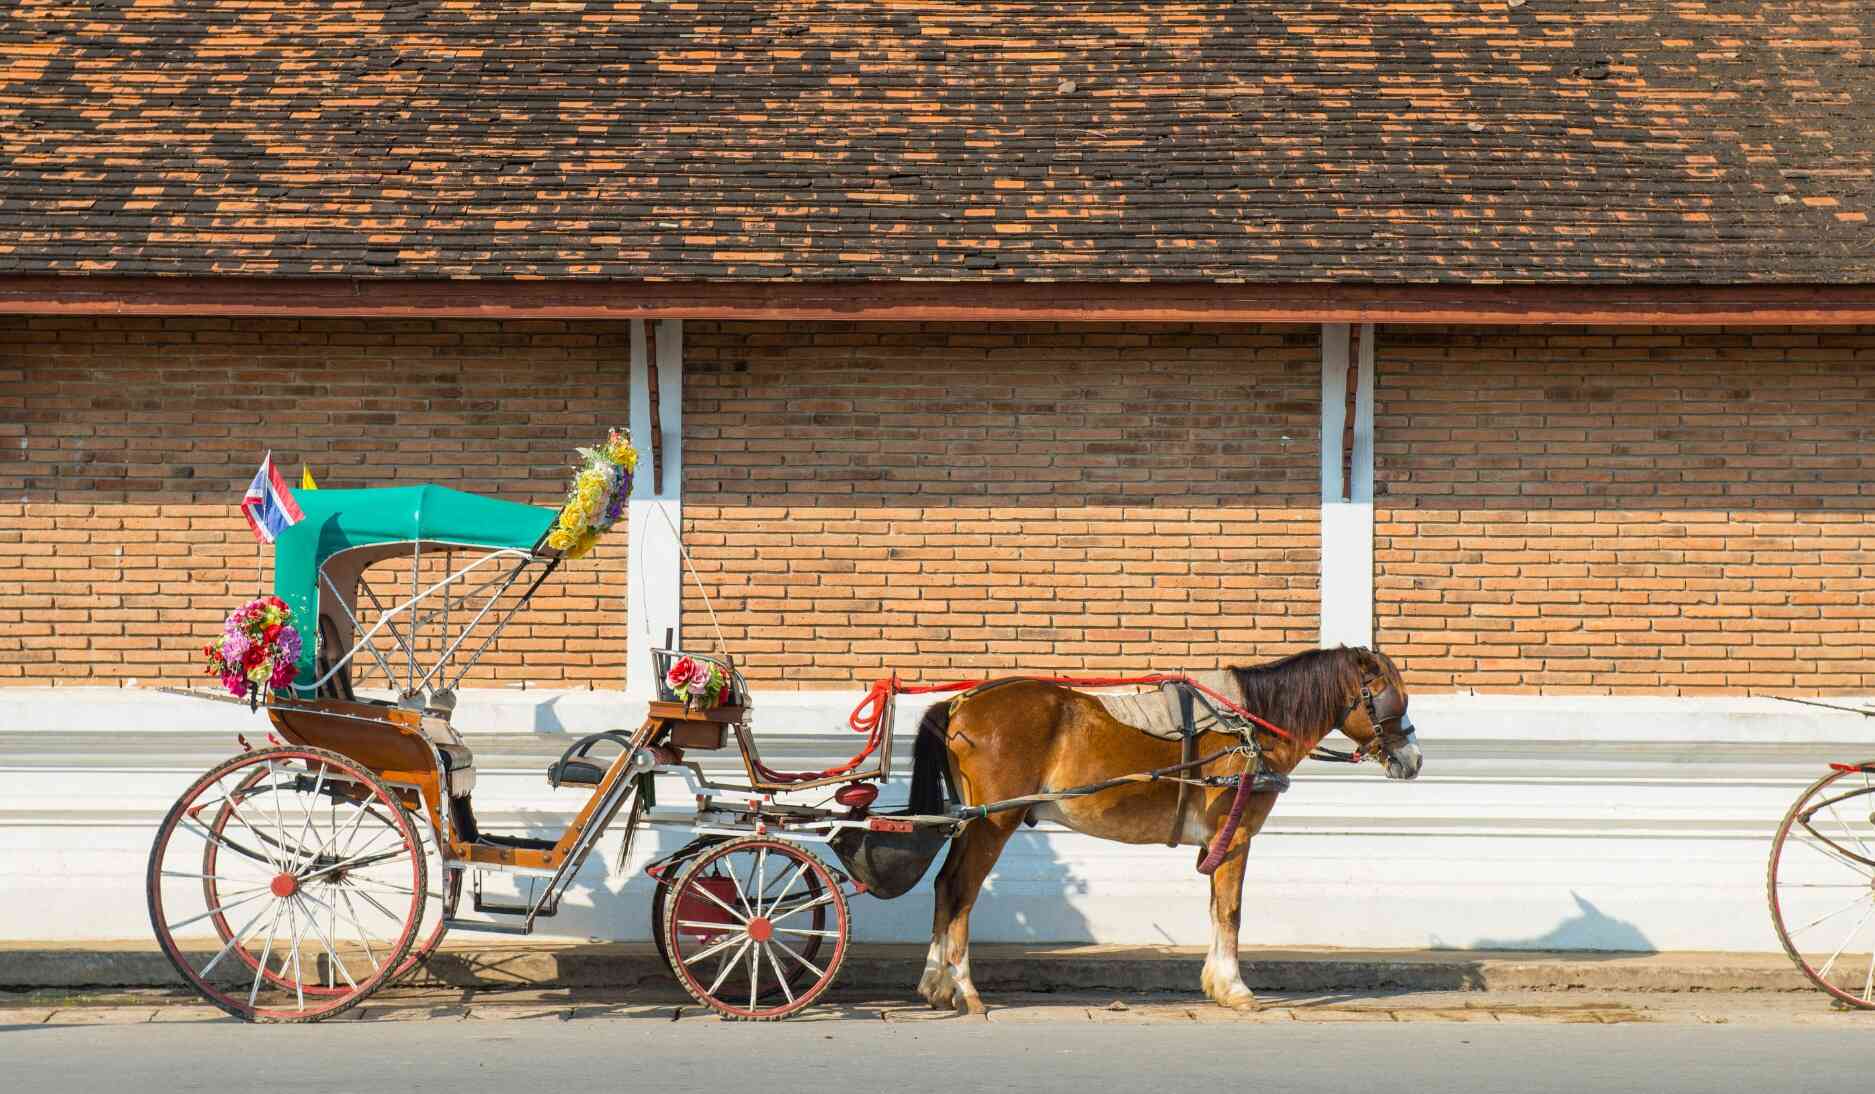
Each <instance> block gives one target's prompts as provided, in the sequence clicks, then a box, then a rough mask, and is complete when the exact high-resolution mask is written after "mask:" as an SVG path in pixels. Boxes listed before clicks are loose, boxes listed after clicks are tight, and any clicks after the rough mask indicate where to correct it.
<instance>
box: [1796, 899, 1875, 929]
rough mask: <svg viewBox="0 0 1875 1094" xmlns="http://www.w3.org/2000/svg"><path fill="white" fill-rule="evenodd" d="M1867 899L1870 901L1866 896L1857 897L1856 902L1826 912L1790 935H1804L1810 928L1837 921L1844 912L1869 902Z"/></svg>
mask: <svg viewBox="0 0 1875 1094" xmlns="http://www.w3.org/2000/svg"><path fill="white" fill-rule="evenodd" d="M1867 899H1868V896H1867V895H1866V894H1864V895H1863V896H1859V897H1856V898H1855V899H1854V900H1852V901H1850V902H1849V903H1847V904H1844V905H1843V906H1842V907H1840V908H1838V909H1836V910H1835V911H1833V912H1825V913H1823V914H1822V915H1820V916H1817V917H1816V918H1815V919H1812V920H1811V921H1810V922H1808V923H1805V924H1804V925H1803V926H1801V927H1798V928H1797V929H1796V930H1794V931H1792V932H1790V933H1791V934H1802V933H1803V932H1804V931H1807V930H1809V929H1810V928H1812V927H1814V926H1816V925H1818V924H1820V923H1822V922H1824V921H1825V920H1830V919H1835V918H1836V917H1837V916H1839V915H1841V914H1843V913H1844V912H1846V911H1848V910H1850V909H1851V908H1854V907H1856V906H1857V905H1860V904H1861V903H1862V902H1863V901H1864V900H1867Z"/></svg>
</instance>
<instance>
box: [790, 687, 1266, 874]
mask: <svg viewBox="0 0 1875 1094" xmlns="http://www.w3.org/2000/svg"><path fill="white" fill-rule="evenodd" d="M1015 679H1018V680H1034V681H1037V682H1039V683H1044V684H1061V685H1063V686H1064V687H1071V688H1113V687H1122V686H1126V685H1130V684H1172V683H1178V684H1186V685H1188V686H1190V687H1193V688H1196V689H1198V690H1199V691H1201V692H1203V693H1204V694H1205V695H1206V696H1207V697H1209V698H1210V699H1211V700H1212V701H1213V702H1215V703H1217V704H1218V705H1219V706H1221V707H1223V708H1224V709H1226V710H1228V711H1230V712H1231V713H1232V714H1235V715H1237V716H1238V717H1240V718H1243V719H1245V720H1247V721H1249V722H1250V723H1252V724H1254V725H1256V726H1259V727H1261V728H1263V729H1267V730H1269V731H1270V732H1271V733H1274V734H1276V735H1277V736H1278V737H1281V738H1282V739H1283V740H1285V741H1293V740H1295V738H1294V737H1293V736H1291V735H1290V733H1289V731H1288V730H1286V729H1284V728H1282V727H1281V726H1279V725H1276V724H1275V723H1273V722H1269V721H1265V720H1264V719H1262V718H1259V717H1257V716H1256V715H1255V714H1252V713H1251V712H1249V711H1247V710H1245V709H1244V708H1243V707H1241V706H1238V705H1237V704H1236V703H1234V702H1232V701H1230V700H1229V699H1227V698H1225V697H1224V696H1222V695H1220V694H1218V693H1217V692H1216V691H1214V690H1212V689H1211V688H1208V687H1206V686H1204V685H1203V684H1200V683H1199V682H1198V681H1196V680H1193V679H1192V678H1191V677H1189V676H1186V675H1185V674H1184V673H1165V672H1155V673H1150V674H1148V675H1146V676H1018V677H1015ZM987 683H989V680H988V679H983V680H948V681H945V682H944V683H941V684H907V683H904V682H903V681H901V680H900V679H899V678H898V677H897V676H887V677H884V678H883V679H879V680H875V681H873V685H872V688H871V689H870V690H868V691H867V692H866V697H865V698H864V699H861V700H860V701H859V705H858V706H856V707H854V708H853V713H852V715H851V716H850V717H849V718H847V720H846V724H847V725H848V726H849V727H851V728H852V730H853V732H855V733H864V734H866V747H864V748H862V749H860V750H859V754H858V755H856V756H854V757H853V758H852V759H850V760H848V761H846V762H845V763H843V764H840V765H838V766H836V767H830V768H828V769H827V770H825V771H775V770H773V769H772V768H769V767H768V766H767V765H765V764H757V765H756V770H757V771H758V772H759V773H760V774H761V776H762V778H764V779H766V780H768V781H769V782H774V783H801V782H813V781H815V780H818V779H832V778H837V777H839V776H841V775H844V774H846V773H847V772H849V771H852V770H853V769H855V768H857V767H858V766H859V765H860V764H862V763H864V762H865V761H866V757H868V756H870V755H872V754H873V753H874V752H876V751H878V749H879V745H880V743H881V742H883V741H884V740H885V735H886V734H887V733H890V732H892V727H891V726H888V725H886V724H885V711H886V707H887V706H888V705H890V700H891V698H892V696H894V695H935V694H941V693H944V692H951V691H969V690H970V689H971V688H975V687H981V686H982V685H984V684H987ZM1243 799H1244V795H1243V793H1242V792H1239V794H1238V796H1237V801H1236V802H1235V803H1234V805H1233V809H1232V813H1233V815H1234V816H1241V815H1242V811H1243ZM1228 827H1229V828H1232V829H1234V827H1235V826H1234V825H1230V826H1228ZM1205 872H1206V873H1209V872H1210V871H1208V870H1207V871H1205Z"/></svg>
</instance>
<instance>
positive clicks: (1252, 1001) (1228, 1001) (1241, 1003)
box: [1218, 988, 1257, 1011]
mask: <svg viewBox="0 0 1875 1094" xmlns="http://www.w3.org/2000/svg"><path fill="white" fill-rule="evenodd" d="M1218 1005H1219V1006H1223V1007H1228V1008H1230V1009H1231V1010H1246V1011H1247V1010H1256V1009H1257V995H1256V992H1253V991H1251V990H1250V989H1249V988H1238V989H1237V990H1236V991H1233V992H1229V993H1227V994H1225V995H1223V996H1221V997H1219V999H1218Z"/></svg>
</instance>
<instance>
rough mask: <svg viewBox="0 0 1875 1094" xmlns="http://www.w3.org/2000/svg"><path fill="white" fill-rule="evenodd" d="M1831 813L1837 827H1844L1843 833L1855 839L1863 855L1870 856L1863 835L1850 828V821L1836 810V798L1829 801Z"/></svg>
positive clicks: (1864, 856)
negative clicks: (1844, 818)
mask: <svg viewBox="0 0 1875 1094" xmlns="http://www.w3.org/2000/svg"><path fill="white" fill-rule="evenodd" d="M1829 815H1830V816H1831V817H1832V818H1834V819H1835V821H1836V827H1838V828H1840V829H1842V834H1843V835H1845V836H1848V837H1849V838H1850V839H1852V840H1854V841H1855V845H1856V846H1857V847H1860V848H1861V849H1862V857H1863V858H1869V857H1870V855H1869V850H1868V844H1866V843H1863V842H1862V837H1861V836H1858V835H1856V834H1855V832H1853V831H1852V830H1850V828H1849V822H1848V821H1845V820H1843V819H1842V814H1841V813H1838V812H1836V802H1835V801H1834V800H1832V801H1830V802H1829ZM1843 850H1845V851H1847V850H1848V848H1846V847H1845V848H1843Z"/></svg>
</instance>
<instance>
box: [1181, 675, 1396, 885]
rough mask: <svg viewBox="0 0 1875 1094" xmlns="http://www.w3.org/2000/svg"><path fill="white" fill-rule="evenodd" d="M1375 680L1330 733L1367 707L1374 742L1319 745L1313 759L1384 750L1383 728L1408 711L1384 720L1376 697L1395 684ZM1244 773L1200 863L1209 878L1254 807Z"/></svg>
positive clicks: (1364, 684) (1255, 759)
mask: <svg viewBox="0 0 1875 1094" xmlns="http://www.w3.org/2000/svg"><path fill="white" fill-rule="evenodd" d="M1374 679H1375V678H1374V677H1368V678H1366V679H1364V680H1362V681H1361V694H1360V696H1359V697H1358V698H1356V699H1355V700H1354V701H1352V702H1350V703H1349V704H1348V708H1347V709H1346V710H1344V711H1342V712H1341V717H1340V718H1338V719H1336V720H1335V724H1334V728H1332V729H1330V730H1329V731H1328V733H1334V732H1336V731H1337V730H1343V731H1345V730H1346V728H1347V724H1348V716H1349V715H1351V714H1353V713H1354V711H1355V709H1356V708H1357V707H1361V706H1365V707H1366V708H1367V720H1368V723H1369V724H1371V725H1372V726H1373V727H1374V737H1373V740H1371V741H1369V742H1367V744H1364V745H1362V746H1361V747H1360V748H1357V749H1355V750H1354V751H1353V752H1341V751H1339V750H1337V749H1332V748H1322V747H1320V746H1317V747H1316V748H1314V749H1313V750H1311V751H1310V752H1309V758H1310V759H1314V760H1328V761H1330V762H1334V763H1350V764H1357V763H1360V762H1361V761H1362V760H1364V759H1366V758H1367V756H1368V755H1369V754H1370V753H1371V751H1372V750H1373V749H1377V748H1379V747H1381V744H1380V727H1381V726H1382V725H1384V724H1385V723H1386V722H1397V721H1399V719H1400V718H1401V717H1403V715H1404V712H1402V713H1401V714H1396V715H1394V716H1393V717H1391V718H1388V719H1386V720H1385V721H1382V720H1381V717H1380V711H1379V710H1378V708H1376V707H1375V705H1374V696H1375V695H1377V694H1380V693H1381V692H1385V691H1387V690H1388V689H1390V688H1392V687H1393V684H1392V683H1391V682H1388V681H1385V678H1384V677H1382V678H1380V679H1382V680H1383V683H1384V686H1383V687H1382V688H1381V689H1380V692H1376V691H1375V690H1374V687H1373V683H1374ZM1328 733H1324V734H1322V736H1324V737H1326V736H1328ZM1285 736H1286V735H1285ZM1291 739H1293V738H1291ZM1251 762H1252V763H1261V762H1262V756H1261V754H1260V753H1257V754H1254V755H1253V756H1252V758H1251ZM1244 774H1245V776H1246V777H1245V778H1242V779H1240V780H1238V783H1237V794H1236V796H1235V797H1234V798H1232V799H1231V803H1230V812H1229V813H1227V814H1225V816H1224V824H1223V826H1222V827H1220V828H1219V829H1218V830H1217V835H1215V836H1213V837H1212V838H1211V848H1210V850H1209V851H1207V852H1206V853H1205V856H1204V858H1202V859H1200V860H1199V862H1198V872H1199V873H1200V874H1204V875H1206V876H1209V875H1211V874H1213V873H1216V872H1217V868H1218V867H1219V866H1222V865H1223V864H1224V854H1225V850H1226V848H1228V847H1229V846H1230V841H1231V838H1232V837H1234V836H1235V835H1236V834H1237V828H1238V826H1239V825H1241V824H1242V823H1243V814H1244V809H1245V807H1246V806H1248V805H1249V804H1250V787H1251V784H1253V783H1254V782H1255V781H1256V780H1254V779H1252V778H1249V777H1247V776H1248V775H1249V774H1250V773H1249V772H1248V771H1247V770H1246V771H1245V772H1244Z"/></svg>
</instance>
